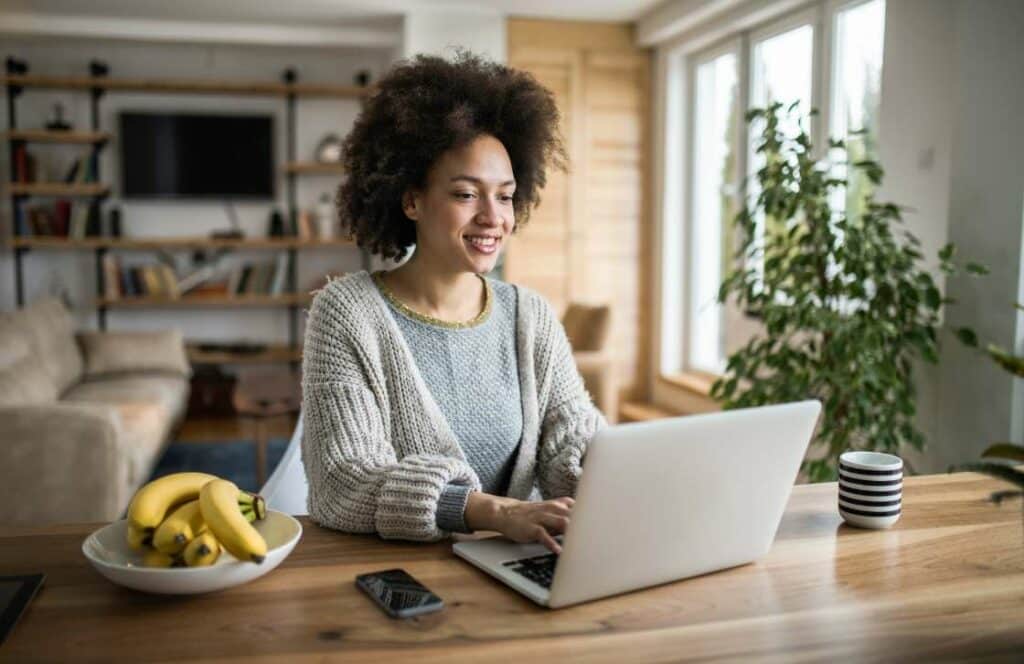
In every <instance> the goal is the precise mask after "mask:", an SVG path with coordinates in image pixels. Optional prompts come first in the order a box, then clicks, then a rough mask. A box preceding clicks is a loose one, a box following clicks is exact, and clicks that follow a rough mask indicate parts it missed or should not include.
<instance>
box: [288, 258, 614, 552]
mask: <svg viewBox="0 0 1024 664" xmlns="http://www.w3.org/2000/svg"><path fill="white" fill-rule="evenodd" d="M515 292H516V357H517V364H518V367H519V396H520V399H521V401H522V404H523V435H522V437H521V438H520V441H519V452H518V453H517V454H516V455H515V462H514V464H513V467H512V477H511V479H510V480H509V484H508V491H507V492H506V494H507V495H508V496H509V497H511V498H516V499H518V500H538V499H540V498H557V497H558V496H571V495H573V494H574V493H575V491H576V485H577V482H578V481H579V478H580V474H581V473H582V466H581V464H580V461H581V459H582V458H583V455H584V454H585V453H586V451H587V443H588V442H589V441H590V439H591V438H593V436H594V434H595V433H596V432H597V431H598V429H600V428H602V427H604V426H606V422H605V419H604V416H602V415H601V413H600V411H598V410H597V409H596V408H595V407H594V404H593V402H592V401H591V399H590V395H589V394H587V391H586V388H584V387H583V379H582V378H580V375H579V372H578V371H577V370H576V364H575V363H574V362H573V357H572V347H571V346H570V345H569V340H568V338H566V336H565V330H564V329H563V328H562V326H561V324H560V323H559V322H558V316H557V315H556V314H555V311H554V309H552V308H551V305H550V304H548V303H547V301H546V300H545V299H544V298H543V297H541V296H540V294H538V293H537V292H536V291H533V290H531V289H530V288H527V287H525V286H522V285H516V287H515ZM305 340H306V341H305V345H303V347H302V423H303V433H302V465H303V467H304V468H305V469H306V478H307V480H308V481H309V493H308V495H307V496H306V505H307V508H308V509H309V518H310V519H312V520H313V522H314V523H316V524H318V525H320V526H323V527H325V528H334V529H336V530H343V531H345V532H349V533H377V534H378V535H380V536H381V537H384V538H386V539H395V538H398V539H407V540H418V541H433V540H438V539H440V538H442V537H445V536H446V535H447V534H448V533H449V531H446V530H444V529H442V528H439V527H438V526H437V509H438V508H437V505H438V500H439V499H440V497H441V493H442V492H443V491H444V489H445V487H446V486H447V485H449V484H465V485H468V486H472V487H474V488H476V489H479V488H480V478H479V477H477V474H476V471H475V470H473V468H472V467H471V466H470V465H469V463H468V462H467V460H466V455H465V453H464V452H463V451H462V447H461V446H460V445H459V442H458V441H457V440H455V434H454V433H453V432H452V430H451V427H450V426H449V425H448V421H447V419H446V418H445V417H444V415H442V413H441V409H440V407H439V406H438V405H437V402H436V401H435V400H434V398H433V396H432V395H431V393H430V390H429V388H427V386H426V382H425V381H424V380H423V378H422V376H420V372H419V370H418V369H417V367H416V361H415V360H414V359H413V358H412V352H411V351H410V350H409V344H407V343H406V342H405V337H404V336H403V335H402V332H401V331H400V330H399V329H398V324H397V323H396V322H395V317H394V316H393V315H392V314H391V309H390V308H389V307H388V305H387V303H386V302H385V300H384V296H383V295H382V294H381V292H380V291H379V290H378V289H377V287H376V286H375V285H374V283H373V278H372V277H371V276H370V274H369V273H367V272H365V271H360V272H356V273H355V274H350V275H346V276H345V277H343V278H340V279H329V280H328V283H327V285H326V286H324V287H323V288H322V289H321V290H319V291H317V293H316V296H315V297H314V298H313V303H312V304H311V305H310V309H309V317H308V319H307V322H306V334H305ZM490 406H491V404H487V403H484V402H483V401H480V402H478V404H477V407H476V409H477V411H483V410H485V409H487V408H489V407H490Z"/></svg>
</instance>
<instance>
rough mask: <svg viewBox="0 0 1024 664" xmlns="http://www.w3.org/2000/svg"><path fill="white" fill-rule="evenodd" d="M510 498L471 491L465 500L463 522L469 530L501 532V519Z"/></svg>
mask: <svg viewBox="0 0 1024 664" xmlns="http://www.w3.org/2000/svg"><path fill="white" fill-rule="evenodd" d="M509 502H515V501H514V500H513V499H512V498H503V497H501V496H493V495H491V494H489V493H484V492H482V491H472V492H470V494H469V496H468V497H467V498H466V512H465V517H464V518H465V522H466V527H467V528H469V529H470V530H496V531H500V530H501V522H502V517H503V515H504V513H505V507H506V505H507V503H509Z"/></svg>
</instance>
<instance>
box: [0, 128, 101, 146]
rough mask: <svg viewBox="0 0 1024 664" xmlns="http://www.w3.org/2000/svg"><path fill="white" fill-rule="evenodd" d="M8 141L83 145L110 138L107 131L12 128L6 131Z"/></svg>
mask: <svg viewBox="0 0 1024 664" xmlns="http://www.w3.org/2000/svg"><path fill="white" fill-rule="evenodd" d="M4 138H6V139H7V140H8V141H26V142H29V143H77V144H81V145H93V144H102V143H106V142H107V141H109V140H110V138H111V135H110V133H109V132H105V131H54V130H52V129H11V130H9V131H5V132H4Z"/></svg>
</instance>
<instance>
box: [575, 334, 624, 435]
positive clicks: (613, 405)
mask: <svg viewBox="0 0 1024 664" xmlns="http://www.w3.org/2000/svg"><path fill="white" fill-rule="evenodd" d="M572 358H573V360H574V361H575V362H576V370H577V371H579V373H580V377H581V378H582V379H583V385H584V386H585V387H586V388H587V392H589V393H590V396H591V398H593V400H594V405H595V406H597V409H598V410H600V411H601V412H602V413H603V414H604V416H605V419H606V420H608V422H609V423H610V424H614V423H615V422H617V421H618V417H619V394H618V389H619V386H618V381H617V380H616V375H615V360H614V359H613V358H612V356H611V355H610V354H608V353H607V352H604V351H576V352H574V353H573V354H572Z"/></svg>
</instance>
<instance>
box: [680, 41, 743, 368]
mask: <svg viewBox="0 0 1024 664" xmlns="http://www.w3.org/2000/svg"><path fill="white" fill-rule="evenodd" d="M736 83H737V62H736V55H735V54H734V53H726V54H724V55H721V56H719V57H717V58H715V59H713V60H710V61H709V62H706V63H704V64H701V65H699V66H698V67H697V71H696V80H695V109H694V152H693V162H692V167H691V173H692V174H693V179H692V183H693V186H692V191H693V202H692V214H691V219H692V224H691V229H692V232H691V234H690V237H691V240H690V252H689V253H690V260H689V268H690V269H689V272H690V275H689V277H690V278H689V281H690V293H689V311H688V316H687V321H688V323H689V325H688V327H689V335H688V336H689V353H688V358H687V359H688V365H689V367H690V368H693V369H700V370H703V371H709V372H715V373H717V372H720V371H721V370H722V369H723V346H724V343H723V327H722V308H721V306H720V305H719V304H718V303H717V296H718V287H719V285H720V284H721V283H722V278H723V276H724V266H725V265H726V264H727V260H728V256H729V254H730V253H731V242H730V241H729V240H728V237H730V234H729V233H728V232H727V229H728V228H729V227H730V226H731V223H730V222H731V220H732V217H733V215H734V214H735V209H734V208H735V203H734V201H735V198H734V186H735V169H736V151H735V136H736V118H737V112H736Z"/></svg>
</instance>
